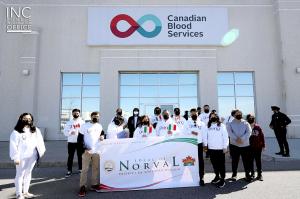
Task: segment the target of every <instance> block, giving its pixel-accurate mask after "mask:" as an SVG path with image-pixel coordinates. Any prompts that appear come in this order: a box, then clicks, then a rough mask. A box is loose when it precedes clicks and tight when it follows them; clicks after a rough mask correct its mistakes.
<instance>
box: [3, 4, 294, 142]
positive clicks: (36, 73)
mask: <svg viewBox="0 0 300 199" xmlns="http://www.w3.org/2000/svg"><path fill="white" fill-rule="evenodd" d="M30 2H31V4H30V6H31V8H32V9H31V11H32V20H33V27H34V29H35V30H37V32H38V33H39V34H34V35H25V36H24V35H22V34H7V33H4V34H2V35H0V41H1V46H0V50H2V51H0V52H1V53H0V64H1V69H0V70H1V75H0V83H1V84H0V89H1V93H0V95H1V102H2V103H1V112H2V113H4V114H2V116H1V120H0V125H1V126H2V127H3V128H2V130H3V132H1V133H0V140H7V139H8V136H9V133H10V131H11V129H12V128H13V126H14V124H15V122H16V119H17V117H18V115H19V114H20V113H21V112H23V111H29V112H33V113H34V114H35V117H36V120H37V123H38V125H39V126H41V127H46V128H47V131H48V134H47V138H48V139H63V136H62V135H61V134H60V130H59V127H60V123H59V117H60V112H59V110H60V107H59V106H60V72H101V88H102V89H101V97H102V98H101V104H100V108H101V115H102V118H101V122H102V123H103V124H104V126H106V125H107V124H108V122H109V120H110V119H111V117H112V116H113V114H114V111H115V109H116V107H117V106H118V103H119V91H118V89H119V88H118V85H119V82H118V75H119V71H141V70H147V71H149V70H151V71H162V70H163V71H166V70H184V71H186V70H192V71H198V72H199V77H200V78H199V79H200V82H199V92H200V96H201V98H200V99H199V102H200V103H201V105H203V104H210V105H212V106H213V107H215V108H217V88H216V72H217V71H241V70H242V71H244V70H246V71H255V84H256V102H257V103H256V108H257V116H258V121H259V123H261V124H262V126H263V128H264V130H265V133H266V135H267V136H272V135H273V133H272V132H271V131H270V130H269V128H268V127H267V125H268V123H269V121H270V117H271V111H270V105H273V104H277V105H279V106H282V107H284V106H285V101H283V97H282V95H283V86H282V85H283V78H282V75H281V74H282V71H283V69H282V64H281V53H283V54H284V60H286V61H285V67H287V68H288V70H286V71H285V73H286V74H285V79H289V78H290V77H292V78H291V84H287V85H286V86H285V87H287V88H286V90H287V98H286V103H287V105H286V106H287V112H288V113H289V114H292V113H295V114H296V113H298V114H299V113H300V107H299V106H300V105H299V102H297V101H296V99H299V97H300V96H298V95H300V94H295V92H294V91H295V89H296V88H297V85H299V74H295V71H294V70H295V66H296V65H297V64H298V67H299V56H297V52H299V51H297V42H293V41H298V44H299V36H298V37H296V35H299V31H300V30H299V28H297V27H299V20H289V19H290V18H289V17H293V19H299V17H298V18H295V17H297V16H298V15H297V14H295V13H299V11H298V12H283V14H281V15H280V17H281V19H280V20H281V23H280V28H279V26H278V24H277V21H276V20H277V19H276V15H275V14H276V12H275V11H276V9H277V8H276V6H274V5H273V3H274V1H272V0H243V1H242V0H230V1H226V2H225V1H220V0H212V1H208V0H205V1H201V3H202V4H201V5H213V4H216V5H224V4H226V6H227V7H228V12H229V26H230V28H237V29H239V30H240V37H239V38H238V40H237V41H236V42H235V43H233V44H232V45H231V46H228V47H206V46H194V47H190V46H164V47H161V46H151V47H148V46H138V47H137V46H130V47H118V46H102V47H100V46H99V47H89V46H87V45H86V39H87V36H86V35H87V8H88V6H90V5H93V6H95V5H100V4H96V3H94V1H85V3H82V1H77V0H72V1H68V3H67V2H62V1H51V3H49V2H50V1H48V2H47V1H43V2H40V1H30ZM70 2H71V3H70ZM101 2H102V5H105V4H110V5H111V4H115V5H118V3H119V1H113V2H111V1H101ZM125 4H134V5H143V4H152V5H161V4H163V5H167V4H170V5H174V4H175V5H176V4H181V5H199V4H200V3H199V1H196V0H189V1H181V2H180V1H176V3H174V1H171V0H168V1H159V0H152V1H125V2H124V1H122V5H125ZM0 9H1V11H2V10H4V11H5V7H4V6H3V5H2V4H0ZM0 14H1V15H3V12H0ZM4 15H5V12H4ZM3 18H4V17H1V19H2V20H3ZM1 19H0V20H1ZM283 22H284V23H283ZM2 23H3V21H2ZM296 25H297V26H296ZM1 27H3V26H1ZM291 28H292V29H293V30H294V33H290V32H291V31H288V29H291ZM1 29H2V28H1ZM279 29H280V30H281V32H282V35H280V34H279V32H278V30H279ZM1 32H3V31H2V30H1ZM290 34H291V35H290ZM280 38H282V40H283V41H285V40H286V41H285V42H284V44H283V45H284V46H283V52H281V46H280ZM28 39H29V40H28ZM28 41H29V43H28ZM2 44H3V45H2ZM3 46H5V51H3ZM20 46H29V47H30V48H29V49H30V51H29V52H26V55H32V56H33V57H37V58H36V59H34V60H31V62H32V63H31V65H24V64H21V62H22V61H24V60H23V59H21V58H20V57H21V56H22V55H23V54H24V51H21V50H20ZM298 46H299V45H298ZM164 49H171V50H164ZM182 49H184V50H182ZM22 53H23V54H22ZM298 54H299V53H298ZM189 55H193V56H196V57H199V58H196V59H192V58H190V59H189V58H188V56H189ZM204 55H205V56H206V57H207V55H208V56H209V57H211V58H209V59H207V58H204ZM122 56H126V57H127V58H126V59H124V58H120V57H122ZM140 57H144V58H140ZM147 57H152V58H147ZM153 57H155V58H153ZM149 65H151V68H149ZM25 66H26V67H27V66H29V67H30V69H31V70H32V72H33V73H31V75H30V76H28V77H25V76H22V75H21V69H22V68H24V67H25ZM35 81H36V82H37V85H36V86H34V84H33V82H35ZM26 83H27V85H30V87H26ZM2 91H5V96H3V92H2ZM25 91H27V92H28V93H29V94H28V95H26V93H25ZM20 94H21V96H22V98H20V97H19V96H20ZM295 95H296V96H297V98H295V97H294V96H295ZM32 96H35V97H36V98H35V99H33V98H32ZM24 102H26V103H24ZM3 104H5V106H4V105H3ZM26 107H29V108H28V109H26ZM294 107H296V108H294ZM3 115H5V118H4V119H2V117H4V116H3ZM2 130H1V131H2Z"/></svg>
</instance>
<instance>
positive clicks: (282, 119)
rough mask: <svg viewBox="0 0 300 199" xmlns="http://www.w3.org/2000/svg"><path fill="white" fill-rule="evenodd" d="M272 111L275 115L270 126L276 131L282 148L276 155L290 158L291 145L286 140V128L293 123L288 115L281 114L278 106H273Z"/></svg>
mask: <svg viewBox="0 0 300 199" xmlns="http://www.w3.org/2000/svg"><path fill="white" fill-rule="evenodd" d="M271 109H272V111H273V115H272V120H271V122H270V125H269V126H270V128H271V129H273V130H274V133H275V136H276V139H277V142H278V145H279V148H280V151H279V152H278V153H276V155H282V156H283V157H290V149H289V144H288V142H287V139H286V134H287V130H286V127H287V125H289V124H290V123H291V119H290V118H289V117H288V116H287V115H286V114H284V113H282V112H280V108H279V107H278V106H271Z"/></svg>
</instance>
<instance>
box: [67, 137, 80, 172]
mask: <svg viewBox="0 0 300 199" xmlns="http://www.w3.org/2000/svg"><path fill="white" fill-rule="evenodd" d="M75 151H77V157H78V169H79V170H81V169H82V153H83V149H82V147H81V146H80V144H78V143H70V142H68V163H67V166H68V171H72V167H73V159H74V154H75Z"/></svg>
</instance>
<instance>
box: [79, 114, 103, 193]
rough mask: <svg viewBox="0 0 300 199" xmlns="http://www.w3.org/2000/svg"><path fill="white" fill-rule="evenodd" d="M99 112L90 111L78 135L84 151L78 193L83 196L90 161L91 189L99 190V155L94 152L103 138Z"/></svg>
mask: <svg viewBox="0 0 300 199" xmlns="http://www.w3.org/2000/svg"><path fill="white" fill-rule="evenodd" d="M99 117H100V115H99V112H92V113H91V122H89V123H85V124H84V125H83V126H82V127H81V129H80V133H79V135H78V143H80V144H81V145H83V148H84V153H83V155H82V172H81V175H80V190H79V193H78V195H79V196H80V197H84V196H85V195H86V191H87V175H88V171H89V167H90V163H92V175H91V187H90V190H91V191H96V192H100V185H99V183H100V179H99V178H100V174H99V165H100V156H99V154H98V153H97V152H96V147H97V144H99V141H102V140H104V132H103V128H102V125H101V124H99Z"/></svg>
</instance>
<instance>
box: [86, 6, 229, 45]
mask: <svg viewBox="0 0 300 199" xmlns="http://www.w3.org/2000/svg"><path fill="white" fill-rule="evenodd" d="M227 31H228V14H227V8H221V7H197V6H168V7H167V6H143V7H138V6H126V7H90V8H88V39H87V42H88V45H220V44H221V41H222V38H223V37H224V35H225V34H226V33H227Z"/></svg>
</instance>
